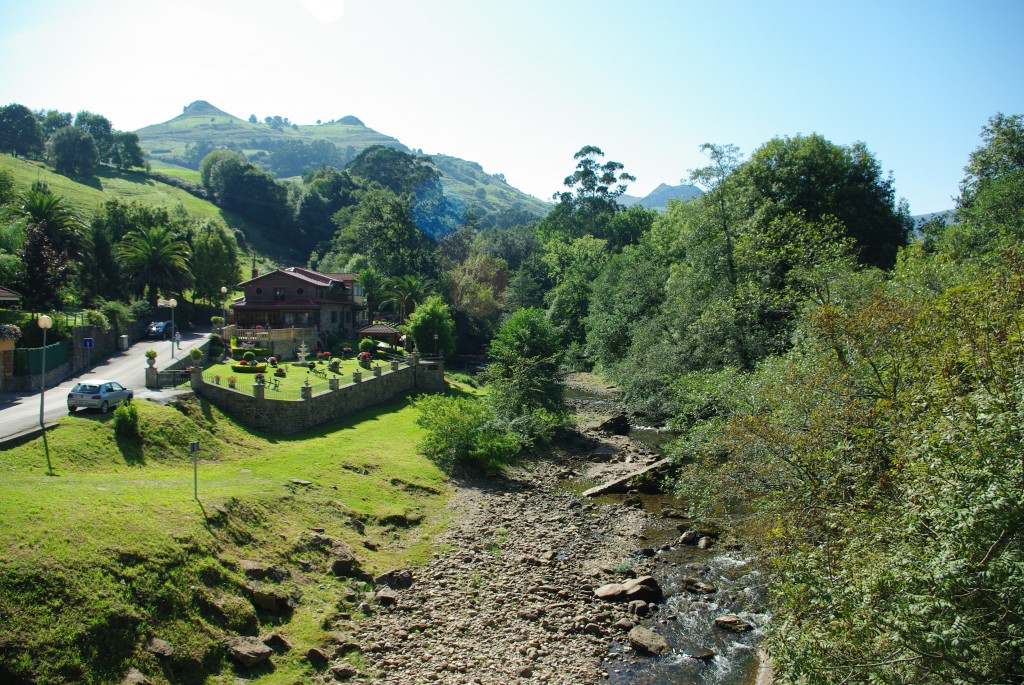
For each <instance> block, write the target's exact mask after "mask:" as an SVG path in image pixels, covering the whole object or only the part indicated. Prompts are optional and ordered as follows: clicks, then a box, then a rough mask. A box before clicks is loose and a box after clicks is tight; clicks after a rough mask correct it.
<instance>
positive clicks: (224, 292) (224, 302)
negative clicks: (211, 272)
mask: <svg viewBox="0 0 1024 685" xmlns="http://www.w3.org/2000/svg"><path fill="white" fill-rule="evenodd" d="M220 304H221V313H222V314H223V315H224V316H223V317H222V318H223V319H224V321H223V322H222V323H221V325H220V334H221V335H224V327H225V326H226V325H228V287H227V286H226V285H222V286H221V287H220Z"/></svg>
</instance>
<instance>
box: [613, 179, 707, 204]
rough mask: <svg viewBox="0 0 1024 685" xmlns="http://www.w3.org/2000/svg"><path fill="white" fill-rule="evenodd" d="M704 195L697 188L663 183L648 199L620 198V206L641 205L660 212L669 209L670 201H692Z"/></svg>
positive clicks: (625, 196)
mask: <svg viewBox="0 0 1024 685" xmlns="http://www.w3.org/2000/svg"><path fill="white" fill-rule="evenodd" d="M702 194H703V193H702V192H701V190H700V188H698V187H697V186H691V185H679V186H670V185H668V184H667V183H662V184H661V185H659V186H658V187H657V188H655V189H654V190H652V191H651V192H650V193H649V194H648V195H647V196H646V197H636V196H634V195H622V196H620V197H619V204H621V205H624V206H626V207H629V206H631V205H636V204H638V205H640V206H641V207H646V208H647V209H657V210H659V211H665V209H666V208H667V207H668V201H669V200H684V201H685V200H692V199H694V198H697V197H700V196H701V195H702Z"/></svg>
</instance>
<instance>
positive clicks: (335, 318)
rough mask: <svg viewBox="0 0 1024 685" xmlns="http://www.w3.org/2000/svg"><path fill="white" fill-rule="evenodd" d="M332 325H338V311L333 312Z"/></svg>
mask: <svg viewBox="0 0 1024 685" xmlns="http://www.w3.org/2000/svg"><path fill="white" fill-rule="evenodd" d="M331 323H338V310H337V309H335V310H334V311H333V312H331Z"/></svg>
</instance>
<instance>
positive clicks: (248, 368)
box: [231, 363, 267, 373]
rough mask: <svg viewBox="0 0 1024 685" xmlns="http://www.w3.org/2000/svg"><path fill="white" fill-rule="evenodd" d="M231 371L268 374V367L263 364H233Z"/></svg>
mask: <svg viewBox="0 0 1024 685" xmlns="http://www.w3.org/2000/svg"><path fill="white" fill-rule="evenodd" d="M231 370H232V371H236V372H238V373H266V371H267V365H266V364H265V363H263V364H232V365H231Z"/></svg>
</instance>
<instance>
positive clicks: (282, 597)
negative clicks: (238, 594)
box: [246, 585, 293, 614]
mask: <svg viewBox="0 0 1024 685" xmlns="http://www.w3.org/2000/svg"><path fill="white" fill-rule="evenodd" d="M246 591H247V592H248V594H249V599H250V601H252V604H253V606H255V607H256V608H257V609H261V610H263V611H266V612H268V613H271V614H287V613H288V612H290V611H291V610H292V608H293V604H292V600H291V598H290V597H289V596H288V595H287V593H285V592H284V590H282V589H281V588H277V587H273V586H266V585H249V586H247V587H246Z"/></svg>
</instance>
